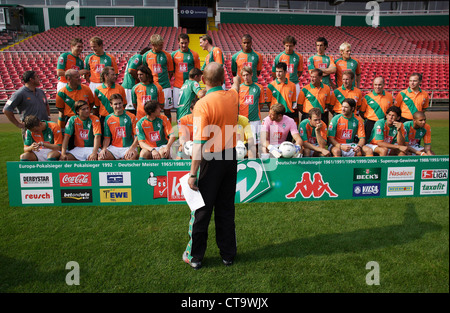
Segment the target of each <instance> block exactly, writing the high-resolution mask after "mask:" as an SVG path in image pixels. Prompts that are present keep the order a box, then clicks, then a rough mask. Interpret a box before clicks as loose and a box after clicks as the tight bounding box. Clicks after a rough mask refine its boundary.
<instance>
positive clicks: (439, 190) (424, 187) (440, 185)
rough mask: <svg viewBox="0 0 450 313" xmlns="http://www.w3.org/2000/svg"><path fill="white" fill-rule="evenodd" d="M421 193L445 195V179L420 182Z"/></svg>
mask: <svg viewBox="0 0 450 313" xmlns="http://www.w3.org/2000/svg"><path fill="white" fill-rule="evenodd" d="M420 194H421V195H445V194H447V181H445V180H443V181H430V182H421V183H420Z"/></svg>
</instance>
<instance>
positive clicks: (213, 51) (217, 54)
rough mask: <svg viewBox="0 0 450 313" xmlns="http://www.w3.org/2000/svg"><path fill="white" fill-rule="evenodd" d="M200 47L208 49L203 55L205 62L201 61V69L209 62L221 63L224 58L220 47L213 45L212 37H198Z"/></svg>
mask: <svg viewBox="0 0 450 313" xmlns="http://www.w3.org/2000/svg"><path fill="white" fill-rule="evenodd" d="M200 47H202V49H203V50H206V51H208V55H207V56H206V57H205V63H203V65H202V68H201V70H202V71H203V69H204V68H205V66H206V65H208V64H209V63H210V62H216V63H219V64H221V65H223V63H224V60H225V58H224V57H223V52H222V49H220V48H219V47H214V46H213V42H212V39H211V37H210V36H209V35H203V36H201V37H200Z"/></svg>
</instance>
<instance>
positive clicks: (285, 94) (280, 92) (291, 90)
mask: <svg viewBox="0 0 450 313" xmlns="http://www.w3.org/2000/svg"><path fill="white" fill-rule="evenodd" d="M267 102H268V103H269V104H270V106H272V105H273V104H275V103H277V102H278V103H281V104H282V105H284V107H285V109H286V113H292V112H294V109H295V108H296V105H297V89H296V87H295V84H294V83H293V82H291V81H289V79H287V78H286V80H285V82H284V83H282V82H280V81H279V80H278V78H275V80H273V81H272V82H271V83H270V84H269V85H267Z"/></svg>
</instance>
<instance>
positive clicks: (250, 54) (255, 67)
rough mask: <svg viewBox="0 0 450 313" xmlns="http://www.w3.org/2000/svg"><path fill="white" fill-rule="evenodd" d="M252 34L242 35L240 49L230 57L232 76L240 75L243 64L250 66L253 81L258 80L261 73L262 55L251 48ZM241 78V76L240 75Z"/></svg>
mask: <svg viewBox="0 0 450 313" xmlns="http://www.w3.org/2000/svg"><path fill="white" fill-rule="evenodd" d="M252 43H253V39H252V36H250V35H248V34H246V35H244V36H243V37H242V42H241V46H242V50H241V51H238V52H236V53H235V54H234V55H233V56H232V58H231V73H232V74H233V76H236V75H238V76H239V77H241V76H240V75H241V70H242V68H243V67H244V66H248V67H251V68H252V71H253V77H252V80H253V82H254V83H256V82H258V77H259V74H261V70H262V64H263V59H262V55H261V54H260V53H258V52H256V51H255V50H253V48H252ZM241 79H242V77H241Z"/></svg>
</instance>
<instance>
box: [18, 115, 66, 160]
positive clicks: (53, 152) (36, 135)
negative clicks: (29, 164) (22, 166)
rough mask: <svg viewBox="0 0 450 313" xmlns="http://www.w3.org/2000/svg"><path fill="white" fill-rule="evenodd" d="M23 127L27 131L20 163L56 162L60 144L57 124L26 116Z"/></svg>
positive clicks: (59, 131)
mask: <svg viewBox="0 0 450 313" xmlns="http://www.w3.org/2000/svg"><path fill="white" fill-rule="evenodd" d="M24 125H25V128H26V129H27V131H26V133H25V141H24V147H23V152H24V153H23V154H22V155H21V156H20V161H41V162H42V161H58V160H59V157H60V155H61V154H60V150H61V144H62V134H61V128H60V127H59V126H58V124H56V123H55V122H51V121H40V120H39V118H37V117H36V116H34V115H28V116H27V117H25V120H24Z"/></svg>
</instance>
